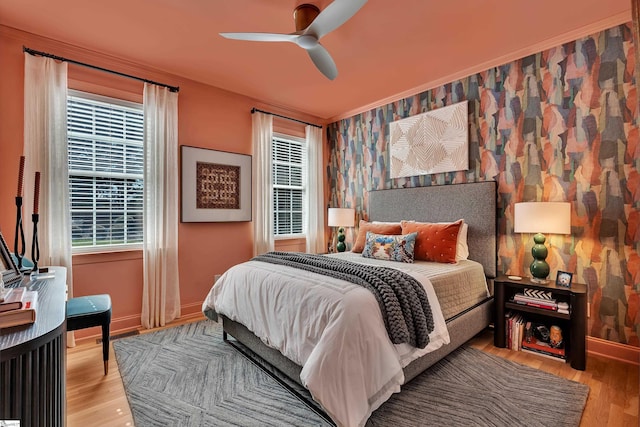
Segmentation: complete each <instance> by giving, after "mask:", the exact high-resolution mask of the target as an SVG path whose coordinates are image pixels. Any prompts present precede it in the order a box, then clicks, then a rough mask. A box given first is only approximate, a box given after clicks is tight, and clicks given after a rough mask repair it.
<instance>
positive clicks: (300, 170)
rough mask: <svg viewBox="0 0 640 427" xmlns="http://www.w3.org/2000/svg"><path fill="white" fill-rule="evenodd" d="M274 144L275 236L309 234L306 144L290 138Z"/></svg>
mask: <svg viewBox="0 0 640 427" xmlns="http://www.w3.org/2000/svg"><path fill="white" fill-rule="evenodd" d="M272 142H273V145H272V152H273V157H272V161H273V230H274V234H275V236H286V235H293V234H302V233H304V230H305V228H304V227H305V224H304V203H303V201H304V192H305V187H304V183H305V178H306V176H305V175H306V170H305V169H306V168H305V165H306V157H305V156H306V150H305V142H304V140H301V139H299V138H294V137H288V136H287V137H283V136H274V137H273V140H272Z"/></svg>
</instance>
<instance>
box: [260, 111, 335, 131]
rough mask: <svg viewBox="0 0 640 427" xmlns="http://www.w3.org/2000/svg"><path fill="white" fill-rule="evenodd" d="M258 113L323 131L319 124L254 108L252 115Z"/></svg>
mask: <svg viewBox="0 0 640 427" xmlns="http://www.w3.org/2000/svg"><path fill="white" fill-rule="evenodd" d="M256 111H258V112H260V113H264V114H271V115H272V116H276V117H280V118H282V119H287V120H291V121H294V122H298V123H303V124H305V125H309V126H315V127H317V128H320V129H322V126H320V125H317V124H315V123H309V122H305V121H304V120H298V119H294V118H291V117H287V116H281V115H280V114H276V113H271V112H269V111H264V110H260V109H258V108H252V109H251V114H253V113H255V112H256Z"/></svg>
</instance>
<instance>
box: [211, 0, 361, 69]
mask: <svg viewBox="0 0 640 427" xmlns="http://www.w3.org/2000/svg"><path fill="white" fill-rule="evenodd" d="M366 2H367V0H334V1H333V2H332V3H331V4H329V6H327V7H326V8H325V9H324V10H323V11H322V12H320V9H318V7H317V6H315V5H313V4H306V3H305V4H301V5H300V6H298V7H296V8H295V10H294V11H293V18H294V20H295V23H296V31H295V32H294V33H289V34H277V33H275V34H274V33H220V35H221V36H222V37H225V38H228V39H234V40H248V41H258V42H290V43H295V44H297V45H298V46H300V47H301V48H303V49H305V50H306V51H307V53H308V54H309V57H310V58H311V60H312V61H313V63H314V64H315V66H316V68H318V70H320V72H321V73H322V74H324V75H325V76H326V77H327V78H328V79H329V80H333V79H335V78H336V77H337V76H338V69H337V67H336V63H335V62H334V61H333V58H331V55H330V54H329V52H328V51H327V49H325V48H324V46H322V45H321V44H320V39H321V38H322V37H323V36H325V35H327V34H328V33H330V32H331V31H333V30H335V29H336V28H338V27H339V26H340V25H342V24H344V23H345V22H347V21H348V20H349V19H350V18H351V17H352V16H353V15H355V14H356V12H357V11H358V10H360V8H361V7H362V6H364V4H365V3H366Z"/></svg>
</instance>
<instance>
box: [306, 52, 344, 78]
mask: <svg viewBox="0 0 640 427" xmlns="http://www.w3.org/2000/svg"><path fill="white" fill-rule="evenodd" d="M307 52H308V53H309V57H310V58H311V60H312V61H313V63H314V64H315V65H316V67H317V68H318V70H320V72H321V73H322V74H324V75H325V76H326V77H327V78H328V79H329V80H333V79H335V78H336V77H337V76H338V68H337V67H336V63H335V62H333V58H332V57H331V55H329V52H328V51H327V49H325V48H324V46H322V45H321V44H320V43H318V44H317V45H315V46H314V47H311V48H309V49H307Z"/></svg>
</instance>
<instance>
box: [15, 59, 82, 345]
mask: <svg viewBox="0 0 640 427" xmlns="http://www.w3.org/2000/svg"><path fill="white" fill-rule="evenodd" d="M24 156H25V168H24V181H23V194H22V196H23V198H22V200H23V211H22V212H23V225H24V230H25V240H26V251H25V256H26V257H27V258H29V259H32V258H33V253H32V252H31V242H32V237H33V225H32V224H33V223H32V213H33V212H34V191H35V189H34V184H35V173H36V171H37V172H40V186H39V201H38V217H39V218H38V241H39V247H40V257H39V259H38V266H39V267H41V266H48V265H50V266H62V267H66V268H67V286H68V297H69V298H70V297H71V296H72V295H73V271H72V259H71V211H70V209H69V186H68V184H67V183H68V181H69V163H68V159H67V63H66V62H56V61H55V60H53V59H51V58H44V57H40V56H33V55H30V54H28V53H25V54H24ZM15 161H16V162H17V161H18V159H15ZM68 344H69V345H74V339H73V334H69V339H68Z"/></svg>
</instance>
